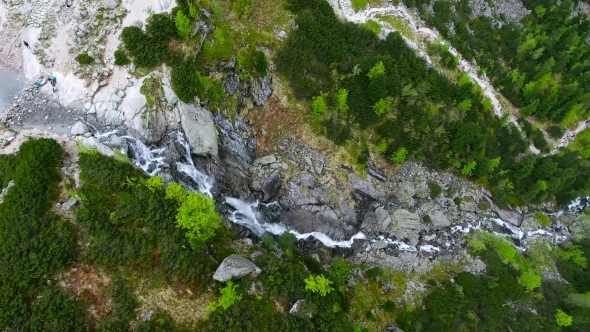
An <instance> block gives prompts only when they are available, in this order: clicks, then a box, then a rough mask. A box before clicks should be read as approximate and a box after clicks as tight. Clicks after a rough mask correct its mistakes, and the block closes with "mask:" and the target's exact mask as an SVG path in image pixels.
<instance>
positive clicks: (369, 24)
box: [365, 20, 381, 34]
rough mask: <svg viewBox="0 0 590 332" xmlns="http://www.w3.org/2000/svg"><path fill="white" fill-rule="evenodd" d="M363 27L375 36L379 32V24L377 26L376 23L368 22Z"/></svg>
mask: <svg viewBox="0 0 590 332" xmlns="http://www.w3.org/2000/svg"><path fill="white" fill-rule="evenodd" d="M365 27H366V28H367V29H369V30H371V31H373V32H374V33H376V34H379V32H381V24H379V23H378V22H377V21H373V20H368V21H367V23H365Z"/></svg>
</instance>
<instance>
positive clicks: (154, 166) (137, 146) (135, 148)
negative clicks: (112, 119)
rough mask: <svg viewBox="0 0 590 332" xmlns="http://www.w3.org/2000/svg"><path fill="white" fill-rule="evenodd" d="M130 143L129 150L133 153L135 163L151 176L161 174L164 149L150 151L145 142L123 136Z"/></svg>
mask: <svg viewBox="0 0 590 332" xmlns="http://www.w3.org/2000/svg"><path fill="white" fill-rule="evenodd" d="M123 138H125V139H127V141H128V142H129V148H130V149H131V151H132V152H133V161H134V162H135V165H137V167H139V168H141V169H142V170H143V171H144V172H146V173H147V174H149V176H154V175H156V174H158V172H160V170H161V167H162V165H163V164H164V161H165V159H166V158H165V157H164V148H157V149H150V148H148V147H147V146H146V145H145V144H143V142H141V141H140V140H138V139H136V138H135V137H132V136H123Z"/></svg>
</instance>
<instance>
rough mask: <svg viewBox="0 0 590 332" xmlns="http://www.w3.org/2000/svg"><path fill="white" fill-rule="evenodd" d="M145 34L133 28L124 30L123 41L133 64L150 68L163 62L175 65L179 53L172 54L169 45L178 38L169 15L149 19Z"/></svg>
mask: <svg viewBox="0 0 590 332" xmlns="http://www.w3.org/2000/svg"><path fill="white" fill-rule="evenodd" d="M145 28H146V32H145V33H144V32H143V31H142V30H141V29H140V28H138V27H135V26H131V27H126V28H124V29H123V32H122V33H121V39H122V40H123V43H124V45H125V48H126V49H127V51H129V54H130V55H131V56H132V57H133V62H134V63H135V64H136V65H137V66H138V67H146V68H150V67H153V66H156V65H158V64H160V63H162V62H170V63H173V62H174V63H175V62H176V61H177V58H178V57H179V54H178V52H172V51H171V50H170V47H169V46H168V44H169V43H170V41H171V40H172V39H175V38H177V37H178V32H177V30H176V24H175V22H174V20H172V19H171V18H170V16H169V14H167V13H162V14H154V15H151V16H150V17H149V18H148V22H147V25H146V27H145Z"/></svg>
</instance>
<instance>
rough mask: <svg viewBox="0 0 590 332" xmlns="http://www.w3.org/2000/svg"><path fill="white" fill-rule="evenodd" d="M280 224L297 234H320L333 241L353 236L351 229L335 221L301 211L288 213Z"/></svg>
mask: <svg viewBox="0 0 590 332" xmlns="http://www.w3.org/2000/svg"><path fill="white" fill-rule="evenodd" d="M282 222H283V223H284V224H285V225H287V226H288V227H289V228H293V229H294V230H296V231H298V232H299V233H310V232H321V233H324V234H326V235H328V236H329V237H330V238H332V239H334V240H343V239H347V238H349V237H350V236H351V235H352V234H354V230H353V229H351V228H350V227H348V226H347V225H343V224H342V223H340V222H338V221H337V220H330V219H326V218H323V217H321V216H317V215H314V214H313V213H311V212H310V211H307V210H303V209H296V210H292V211H288V212H287V213H286V214H285V215H284V216H283V218H282Z"/></svg>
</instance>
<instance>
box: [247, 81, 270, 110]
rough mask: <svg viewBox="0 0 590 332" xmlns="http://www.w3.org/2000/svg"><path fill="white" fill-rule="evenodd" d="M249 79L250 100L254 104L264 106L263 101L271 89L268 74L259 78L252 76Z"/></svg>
mask: <svg viewBox="0 0 590 332" xmlns="http://www.w3.org/2000/svg"><path fill="white" fill-rule="evenodd" d="M251 81H252V84H251V85H250V95H251V96H252V102H253V103H254V105H256V106H264V103H266V100H267V99H268V97H270V95H271V94H272V91H273V85H272V81H271V80H270V78H268V76H265V77H262V78H260V79H256V78H252V80H251Z"/></svg>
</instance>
